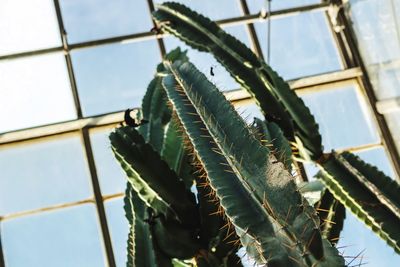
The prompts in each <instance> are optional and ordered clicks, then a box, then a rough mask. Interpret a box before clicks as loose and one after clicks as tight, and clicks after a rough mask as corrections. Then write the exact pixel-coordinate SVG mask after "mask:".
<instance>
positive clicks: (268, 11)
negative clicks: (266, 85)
mask: <svg viewBox="0 0 400 267" xmlns="http://www.w3.org/2000/svg"><path fill="white" fill-rule="evenodd" d="M271 2H272V0H265V2H264V6H263V10H262V11H261V14H263V17H264V18H265V19H266V20H267V55H266V61H267V63H268V64H269V61H270V55H271Z"/></svg>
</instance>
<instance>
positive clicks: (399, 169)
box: [338, 9, 400, 181]
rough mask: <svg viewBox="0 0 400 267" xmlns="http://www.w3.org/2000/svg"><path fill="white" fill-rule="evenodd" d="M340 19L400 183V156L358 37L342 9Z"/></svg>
mask: <svg viewBox="0 0 400 267" xmlns="http://www.w3.org/2000/svg"><path fill="white" fill-rule="evenodd" d="M338 19H339V21H340V23H342V24H343V26H344V29H343V31H342V32H343V35H342V36H343V38H345V39H346V41H347V43H348V45H349V47H350V48H351V52H352V55H353V57H354V61H355V64H357V66H359V67H360V68H361V70H362V73H363V75H362V76H361V77H359V80H360V82H361V83H362V84H363V87H364V89H365V93H366V96H367V101H368V103H369V105H370V107H371V110H372V111H373V114H374V117H375V119H376V121H377V124H378V126H379V127H378V128H379V132H380V135H381V137H382V141H383V143H384V146H385V148H386V149H387V151H388V152H389V156H390V159H391V163H392V166H393V168H394V170H395V173H396V175H397V177H396V179H397V180H398V181H400V155H399V152H398V151H397V149H396V146H395V142H394V139H393V136H392V135H391V133H390V130H389V127H388V125H387V123H386V121H385V118H384V117H383V115H381V114H379V112H378V110H377V108H376V102H377V99H376V97H375V93H374V90H373V87H372V84H371V82H370V79H369V75H368V72H367V70H366V68H365V64H364V62H363V60H362V57H361V53H360V51H359V50H358V47H357V42H356V38H355V36H356V35H355V33H354V32H353V29H352V28H351V23H350V21H349V19H348V18H347V16H346V14H345V12H344V10H343V9H341V10H340V11H339V13H338Z"/></svg>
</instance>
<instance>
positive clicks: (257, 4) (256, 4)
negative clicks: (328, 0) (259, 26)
mask: <svg viewBox="0 0 400 267" xmlns="http://www.w3.org/2000/svg"><path fill="white" fill-rule="evenodd" d="M267 1H268V0H247V4H248V6H249V10H250V13H252V14H253V13H257V12H260V11H261V9H262V8H263V7H264V9H265V10H267V4H266V3H267ZM320 2H321V1H320V0H278V1H271V10H280V9H286V8H292V7H298V6H305V5H311V4H318V3H320Z"/></svg>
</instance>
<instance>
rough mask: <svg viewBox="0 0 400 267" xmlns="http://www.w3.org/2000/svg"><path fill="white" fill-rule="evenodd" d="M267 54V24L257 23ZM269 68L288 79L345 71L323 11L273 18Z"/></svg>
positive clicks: (262, 44) (264, 52)
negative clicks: (342, 69)
mask: <svg viewBox="0 0 400 267" xmlns="http://www.w3.org/2000/svg"><path fill="white" fill-rule="evenodd" d="M254 25H255V28H256V32H257V34H258V36H259V40H260V44H261V48H262V50H263V54H264V56H265V58H266V55H267V46H268V42H267V37H266V36H267V25H268V24H267V23H266V22H259V23H256V24H254ZM270 56H271V59H270V65H271V66H272V67H273V68H274V69H275V70H276V71H277V72H278V73H279V75H281V76H282V77H284V78H285V79H286V80H289V79H294V78H298V77H303V76H310V75H315V74H320V73H325V72H331V71H335V70H339V69H341V68H342V66H341V63H340V58H339V56H338V51H337V49H336V47H335V44H334V41H333V37H332V34H331V32H330V29H329V27H328V23H327V20H326V17H325V14H324V13H322V12H308V13H300V14H297V15H293V16H290V17H284V18H277V19H272V21H271V49H270Z"/></svg>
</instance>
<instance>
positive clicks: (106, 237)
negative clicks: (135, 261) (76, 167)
mask: <svg viewBox="0 0 400 267" xmlns="http://www.w3.org/2000/svg"><path fill="white" fill-rule="evenodd" d="M81 133H82V139H83V144H84V147H85V153H86V158H87V161H88V162H87V163H88V166H89V170H90V177H91V178H92V186H93V193H94V199H95V203H96V207H97V215H98V216H99V220H100V227H101V233H102V236H103V241H104V246H105V249H106V255H107V261H108V266H109V267H116V264H115V259H114V253H113V249H112V243H111V236H110V232H109V229H108V225H107V216H106V212H105V209H104V203H103V197H102V195H101V190H100V184H99V179H98V176H97V171H96V165H95V162H94V157H93V151H92V146H91V144H90V136H89V130H88V129H87V128H83V129H82V130H81Z"/></svg>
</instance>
